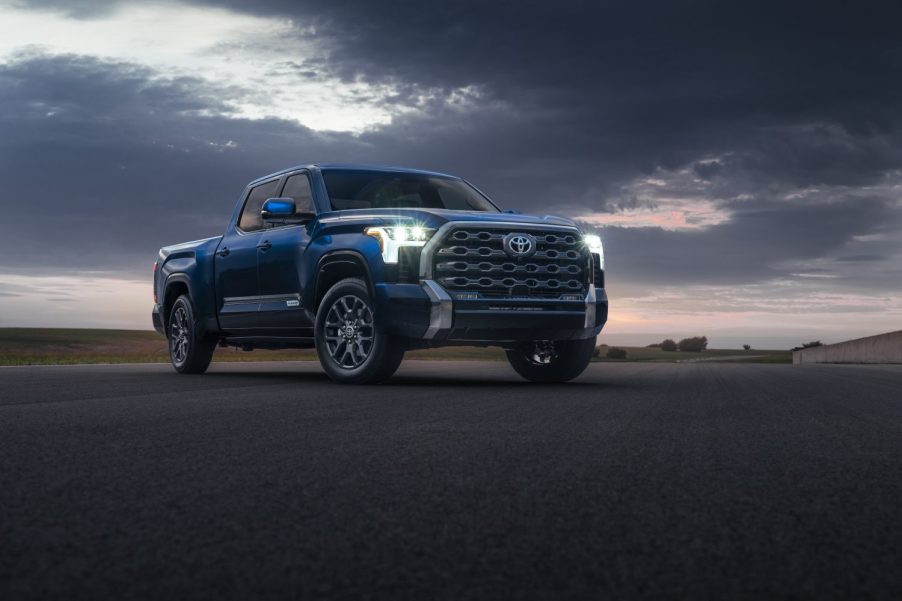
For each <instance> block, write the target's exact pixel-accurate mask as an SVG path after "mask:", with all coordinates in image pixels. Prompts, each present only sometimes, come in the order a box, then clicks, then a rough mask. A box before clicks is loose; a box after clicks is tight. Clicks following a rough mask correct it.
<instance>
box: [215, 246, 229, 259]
mask: <svg viewBox="0 0 902 601" xmlns="http://www.w3.org/2000/svg"><path fill="white" fill-rule="evenodd" d="M230 252H231V251H230V250H229V247H228V246H227V247H225V248H223V249H220V250H218V251H217V252H216V254H217V255H219V256H220V257H228V256H229V253H230Z"/></svg>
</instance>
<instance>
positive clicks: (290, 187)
mask: <svg viewBox="0 0 902 601" xmlns="http://www.w3.org/2000/svg"><path fill="white" fill-rule="evenodd" d="M282 197H283V198H290V199H292V200H293V201H294V206H295V212H297V213H315V212H316V211H315V210H314V209H313V192H312V191H311V190H310V179H308V177H307V174H306V173H298V174H296V175H292V176H291V177H289V178H288V181H286V182H285V189H284V190H282Z"/></svg>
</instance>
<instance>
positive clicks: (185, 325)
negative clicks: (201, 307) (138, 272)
mask: <svg viewBox="0 0 902 601" xmlns="http://www.w3.org/2000/svg"><path fill="white" fill-rule="evenodd" d="M166 332H167V335H168V336H167V337H168V339H169V360H170V361H172V367H174V368H175V371H177V372H178V373H180V374H202V373H204V372H205V371H207V368H208V367H209V366H210V361H211V360H212V359H213V351H215V350H216V338H214V337H211V336H207V335H205V334H204V331H203V327H202V326H201V324H200V323H198V322H197V320H196V319H195V318H194V307H192V306H191V300H190V299H189V298H188V295H187V294H183V295H181V296H180V297H178V298H177V299H175V302H174V303H173V304H172V309H170V311H169V321H168V323H167V324H166Z"/></svg>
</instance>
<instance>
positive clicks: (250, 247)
mask: <svg viewBox="0 0 902 601" xmlns="http://www.w3.org/2000/svg"><path fill="white" fill-rule="evenodd" d="M278 188H279V179H274V180H271V181H269V182H265V183H263V184H260V185H259V186H256V187H255V188H252V189H251V190H250V192H249V193H248V196H247V199H246V200H245V203H244V207H243V208H242V211H241V214H240V216H239V218H238V222H237V223H235V224H231V225H230V227H229V229H228V231H226V233H225V235H224V236H223V239H222V242H220V243H219V248H217V250H216V259H215V265H216V269H215V271H216V300H217V305H218V307H219V326H220V328H222V330H223V331H224V332H225V333H227V334H242V333H244V334H247V333H249V332H250V331H251V330H254V329H256V328H257V327H259V320H258V314H259V311H260V282H259V278H258V273H257V271H258V265H257V255H258V254H259V252H260V249H259V248H258V246H259V245H260V238H261V235H262V234H263V221H262V218H261V216H260V210H261V208H262V207H263V203H264V202H265V201H266V199H267V198H272V197H273V196H275V195H276V192H278Z"/></svg>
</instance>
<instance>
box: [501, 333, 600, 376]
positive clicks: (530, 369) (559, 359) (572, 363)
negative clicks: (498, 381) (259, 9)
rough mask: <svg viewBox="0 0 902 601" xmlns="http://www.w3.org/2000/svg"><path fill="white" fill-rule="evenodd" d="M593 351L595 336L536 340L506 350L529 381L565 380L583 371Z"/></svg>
mask: <svg viewBox="0 0 902 601" xmlns="http://www.w3.org/2000/svg"><path fill="white" fill-rule="evenodd" d="M593 352H595V337H594V336H593V337H592V338H587V339H585V340H557V341H554V340H536V341H534V342H526V343H522V344H520V345H518V346H517V347H515V348H513V349H509V350H507V351H506V353H507V360H508V361H510V364H511V367H513V368H514V370H515V371H516V372H517V373H518V374H520V375H521V376H523V377H524V378H526V379H527V380H530V381H531V382H567V381H568V380H572V379H573V378H575V377H576V376H578V375H579V374H581V373H583V371H585V369H586V367H588V365H589V362H590V361H591V360H592V353H593Z"/></svg>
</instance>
